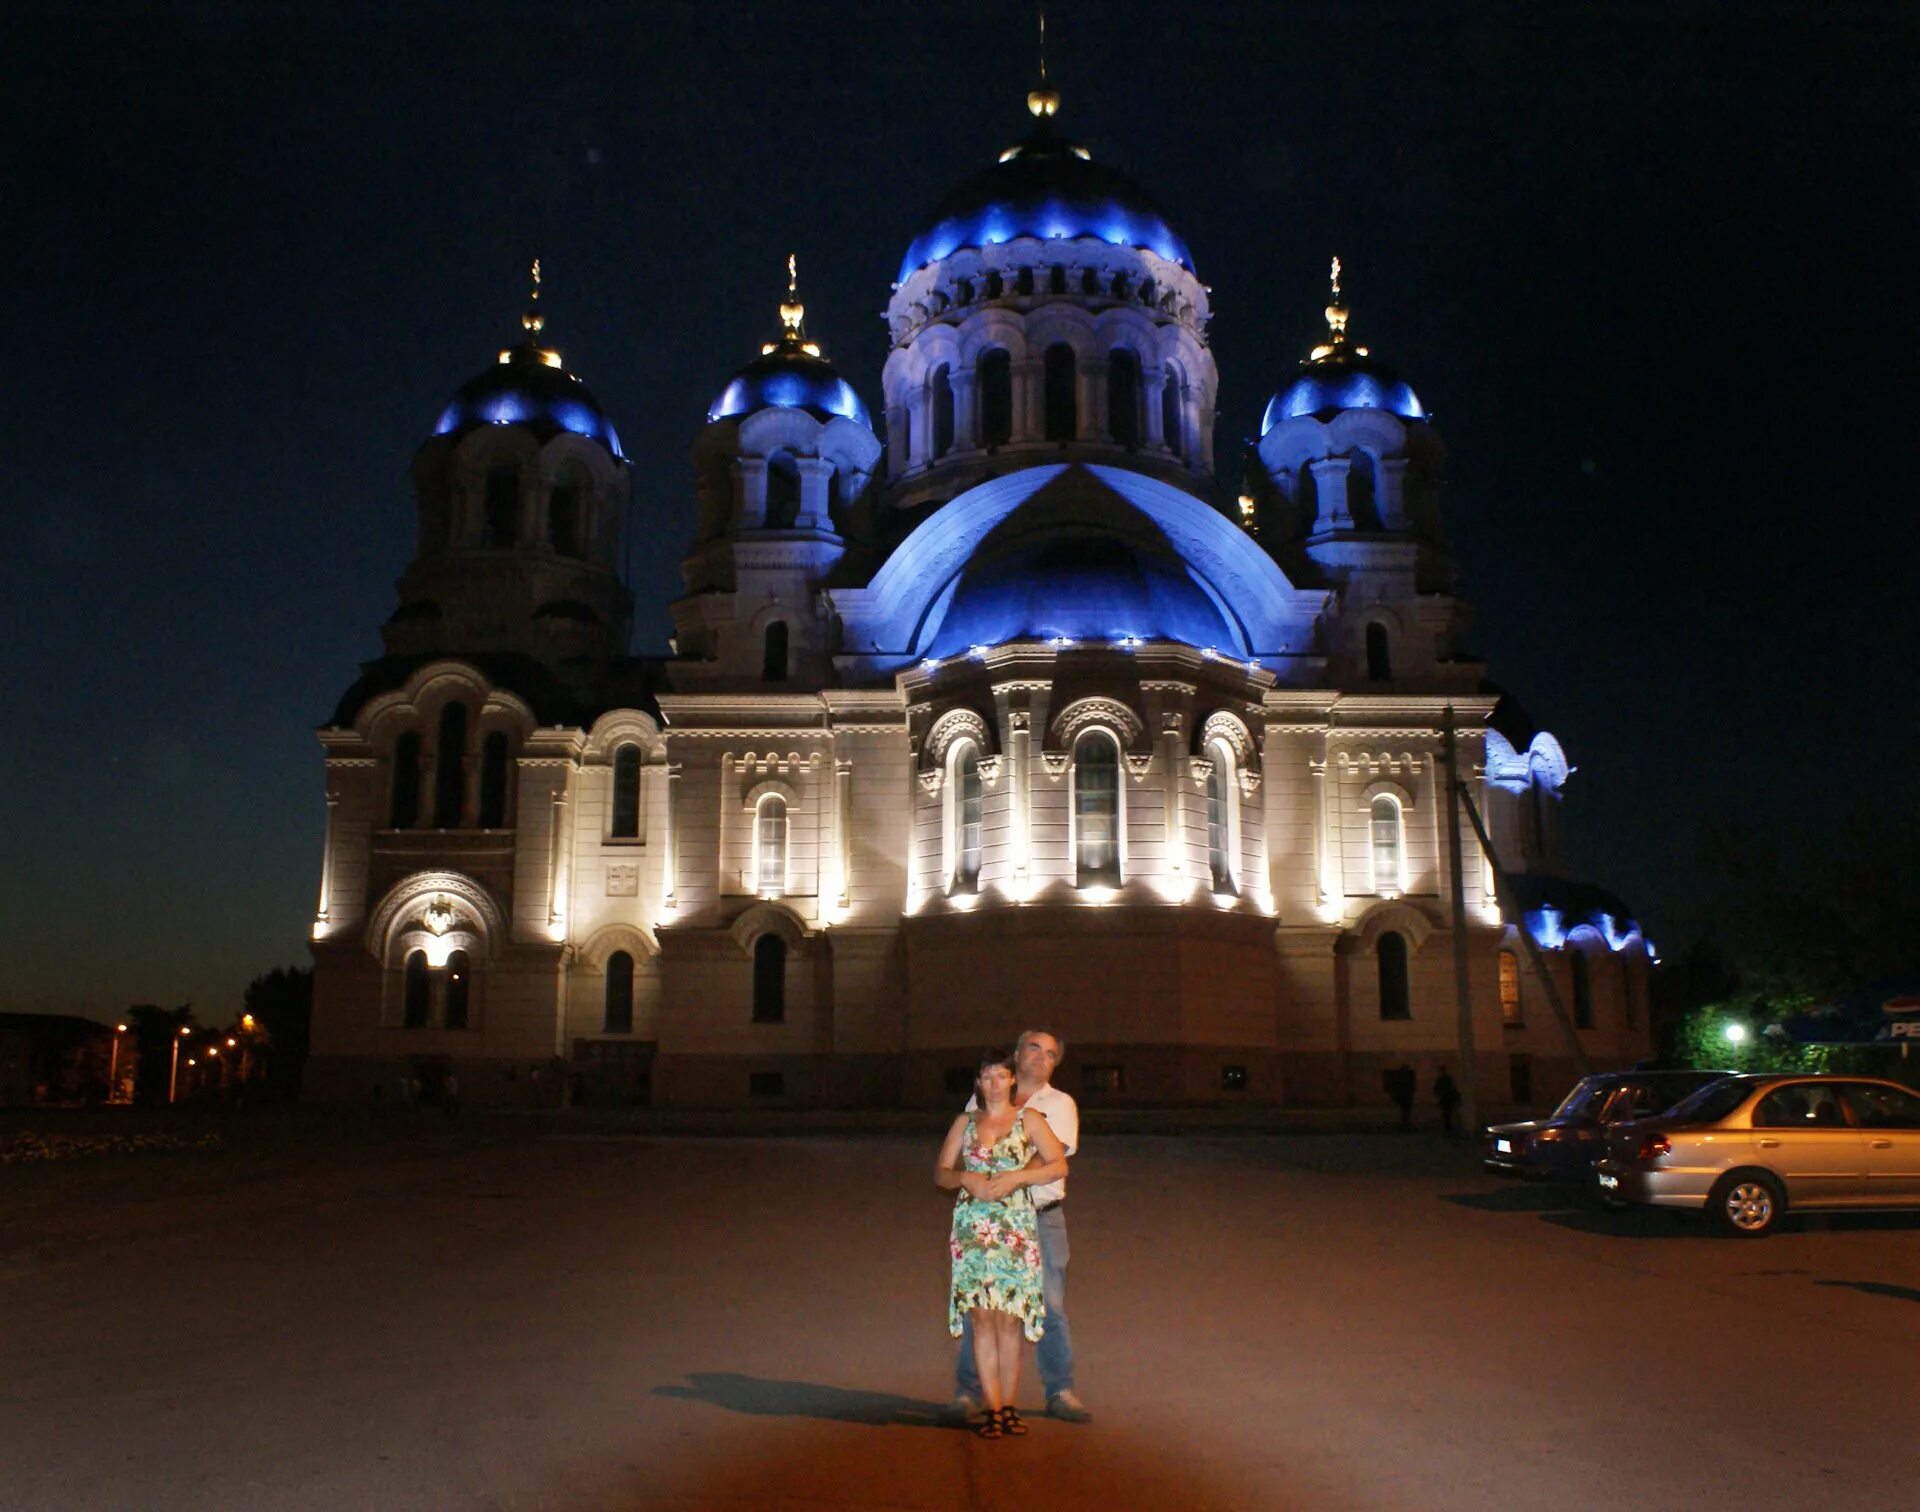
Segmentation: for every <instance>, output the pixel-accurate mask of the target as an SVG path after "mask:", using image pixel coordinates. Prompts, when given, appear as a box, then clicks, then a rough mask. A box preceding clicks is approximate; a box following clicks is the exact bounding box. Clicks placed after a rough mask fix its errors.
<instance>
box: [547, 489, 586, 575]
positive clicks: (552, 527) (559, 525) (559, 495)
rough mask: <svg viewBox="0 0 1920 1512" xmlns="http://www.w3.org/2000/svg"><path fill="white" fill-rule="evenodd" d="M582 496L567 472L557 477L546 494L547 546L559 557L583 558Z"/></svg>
mask: <svg viewBox="0 0 1920 1512" xmlns="http://www.w3.org/2000/svg"><path fill="white" fill-rule="evenodd" d="M586 495H587V491H586V488H585V487H584V486H583V485H582V483H581V481H580V479H579V477H578V476H577V475H576V474H574V473H571V472H567V473H563V474H561V476H560V477H559V478H558V479H557V480H556V481H555V483H554V485H553V492H552V493H550V494H548V495H547V544H548V545H550V546H552V547H553V549H554V551H555V553H556V554H558V555H560V556H564V557H579V556H585V555H586V535H587V532H586Z"/></svg>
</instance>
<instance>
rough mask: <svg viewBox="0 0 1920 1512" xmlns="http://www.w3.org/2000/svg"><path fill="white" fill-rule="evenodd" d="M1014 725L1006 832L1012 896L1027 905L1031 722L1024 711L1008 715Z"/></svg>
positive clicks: (1030, 869)
mask: <svg viewBox="0 0 1920 1512" xmlns="http://www.w3.org/2000/svg"><path fill="white" fill-rule="evenodd" d="M1007 720H1008V723H1009V725H1010V726H1011V734H1012V740H1011V742H1010V744H1011V745H1012V747H1013V762H1012V766H1011V768H1010V773H1009V776H1008V779H1007V833H1008V838H1009V839H1010V840H1011V841H1012V842H1013V894H1014V897H1015V899H1016V900H1017V901H1019V902H1022V903H1024V902H1026V900H1027V894H1028V892H1029V891H1030V890H1031V889H1032V886H1033V853H1032V844H1031V842H1030V840H1029V839H1028V825H1027V786H1028V784H1027V745H1028V742H1029V740H1030V739H1031V736H1032V731H1031V728H1030V726H1031V724H1032V720H1031V718H1030V716H1029V715H1028V714H1027V713H1026V711H1025V710H1016V711H1014V712H1012V713H1010V714H1009V715H1008V716H1007Z"/></svg>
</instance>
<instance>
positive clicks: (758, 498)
mask: <svg viewBox="0 0 1920 1512" xmlns="http://www.w3.org/2000/svg"><path fill="white" fill-rule="evenodd" d="M766 523H767V459H766V458H765V457H738V458H735V459H734V464H733V528H734V529H735V530H761V529H764V528H765V526H766Z"/></svg>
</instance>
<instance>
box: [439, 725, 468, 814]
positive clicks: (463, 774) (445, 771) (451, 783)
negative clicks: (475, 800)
mask: <svg viewBox="0 0 1920 1512" xmlns="http://www.w3.org/2000/svg"><path fill="white" fill-rule="evenodd" d="M466 798H467V706H466V705H465V704H463V703H450V704H448V705H447V706H446V707H445V708H444V709H442V710H441V711H440V744H439V749H438V750H437V751H436V752H435V753H434V766H433V827H434V828H435V829H458V828H460V811H461V808H462V807H463V806H464V804H465V803H466Z"/></svg>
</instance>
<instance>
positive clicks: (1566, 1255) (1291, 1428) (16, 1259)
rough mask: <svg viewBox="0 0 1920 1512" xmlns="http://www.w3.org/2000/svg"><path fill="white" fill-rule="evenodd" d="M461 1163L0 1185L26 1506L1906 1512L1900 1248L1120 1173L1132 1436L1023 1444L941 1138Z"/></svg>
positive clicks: (1093, 1398) (1837, 1233)
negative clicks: (967, 1283)
mask: <svg viewBox="0 0 1920 1512" xmlns="http://www.w3.org/2000/svg"><path fill="white" fill-rule="evenodd" d="M445 1122H446V1121H445V1120H442V1121H441V1123H440V1124H439V1125H429V1124H428V1123H427V1122H426V1121H425V1119H424V1117H423V1118H422V1119H421V1120H420V1121H419V1122H418V1123H417V1125H414V1126H413V1127H415V1128H417V1130H418V1134H419V1138H418V1140H417V1142H416V1143H415V1144H414V1146H413V1147H411V1148H410V1147H409V1145H408V1141H409V1138H410V1132H411V1131H410V1127H409V1124H408V1123H407V1122H406V1121H396V1122H394V1123H392V1124H391V1125H389V1126H388V1127H387V1129H386V1130H385V1132H384V1134H383V1136H382V1139H381V1140H378V1141H372V1142H361V1143H358V1144H355V1145H353V1146H351V1147H350V1148H344V1149H343V1150H342V1151H341V1152H340V1158H339V1159H338V1160H337V1161H335V1162H332V1163H331V1164H329V1162H328V1161H327V1160H326V1159H324V1158H317V1157H315V1158H308V1159H307V1160H305V1161H304V1162H301V1163H300V1164H299V1165H298V1169H292V1168H289V1170H287V1171H286V1172H284V1173H279V1174H276V1173H275V1172H274V1171H273V1170H271V1169H257V1168H256V1169H253V1170H252V1171H251V1172H250V1173H249V1175H248V1179H246V1180H244V1181H239V1180H236V1183H235V1184H234V1185H233V1186H232V1187H231V1188H230V1189H228V1190H226V1191H225V1192H224V1193H223V1192H222V1190H221V1189H220V1188H219V1186H218V1184H217V1183H215V1184H214V1185H212V1186H209V1185H207V1184H206V1183H204V1182H203V1183H202V1184H201V1185H200V1186H199V1187H198V1188H195V1189H193V1190H183V1191H181V1192H179V1193H177V1194H176V1195H172V1196H169V1197H167V1198H165V1199H158V1198H145V1197H141V1196H139V1195H137V1194H135V1195H130V1194H129V1193H128V1192H127V1191H126V1190H123V1189H114V1190H110V1191H108V1192H107V1193H106V1195H104V1196H102V1197H101V1198H100V1199H99V1200H98V1202H97V1203H95V1204H94V1205H93V1206H92V1207H91V1209H90V1210H89V1211H87V1212H81V1211H77V1210H75V1209H74V1208H73V1206H72V1205H71V1204H69V1205H68V1208H67V1210H66V1211H60V1210H57V1209H55V1208H54V1207H51V1206H47V1205H45V1204H44V1203H43V1205H42V1206H41V1207H39V1208H35V1207H34V1206H33V1204H32V1202H30V1201H29V1202H25V1203H23V1202H22V1201H20V1200H19V1199H18V1194H19V1193H20V1192H22V1191H28V1190H29V1189H30V1188H31V1186H32V1183H34V1182H39V1183H42V1186H41V1187H40V1188H39V1190H41V1191H42V1193H43V1195H44V1193H45V1192H46V1191H48V1190H51V1189H50V1188H47V1187H45V1185H44V1183H45V1182H46V1181H47V1180H49V1179H51V1178H49V1177H47V1176H46V1175H45V1173H44V1172H39V1171H28V1172H25V1173H21V1172H20V1171H19V1170H18V1169H17V1168H14V1169H12V1170H10V1169H8V1168H3V1167H0V1220H3V1221H4V1223H5V1225H6V1228H7V1229H10V1230H11V1232H6V1231H5V1230H0V1381H4V1383H5V1389H4V1398H5V1408H4V1412H0V1506H5V1507H7V1508H10V1509H19V1512H26V1509H52V1508H60V1509H68V1508H73V1509H89V1512H92V1509H100V1512H107V1509H123V1508H124V1509H133V1508H141V1509H158V1508H168V1509H170V1508H248V1509H263V1512H264V1509H282V1508H286V1509H293V1508H301V1509H305V1508H312V1509H321V1508H325V1509H328V1512H338V1509H343V1508H378V1509H412V1508H422V1509H424V1508H497V1509H510V1508H529V1509H530V1508H556V1509H559V1508H565V1509H574V1508H579V1509H593V1512H597V1509H616V1508H647V1509H655V1508H658V1509H687V1512H693V1509H707V1508H828V1507H834V1508H843V1507H890V1508H891V1507H899V1508H914V1509H927V1512H935V1509H941V1512H944V1509H949V1508H953V1509H958V1508H989V1507H1015V1506H1022V1505H1027V1506H1032V1505H1044V1506H1045V1507H1047V1508H1048V1512H1066V1509H1073V1508H1095V1507H1097V1508H1100V1509H1101V1512H1119V1509H1124V1508H1134V1507H1141V1508H1156V1507H1170V1508H1450V1507H1462V1508H1506V1507H1513V1508H1522V1507H1525V1508H1542V1507H1551V1508H1554V1509H1555V1512H1572V1509H1578V1508H1588V1507H1592V1508H1606V1509H1609V1512H1611V1509H1614V1508H1617V1507H1620V1506H1642V1507H1680V1506H1701V1507H1708V1506H1741V1507H1744V1508H1751V1509H1763V1508H1775V1507H1778V1508H1795V1509H1798V1508H1804V1507H1807V1506H1812V1505H1821V1504H1828V1503H1830V1502H1832V1501H1833V1500H1834V1499H1835V1498H1837V1497H1841V1496H1844V1497H1845V1499H1846V1501H1847V1502H1848V1503H1849V1504H1852V1505H1865V1506H1897V1505H1905V1504H1908V1503H1909V1502H1910V1500H1911V1496H1912V1466H1913V1464H1914V1454H1915V1449H1914V1442H1913V1439H1912V1436H1911V1430H1910V1424H1909V1422H1908V1416H1907V1414H1906V1412H1905V1411H1904V1410H1903V1404H1904V1402H1905V1401H1906V1399H1907V1397H1908V1395H1909V1394H1910V1391H1911V1381H1912V1360H1913V1357H1914V1346H1915V1344H1916V1342H1920V1284H1917V1283H1920V1266H1916V1264H1915V1256H1916V1246H1917V1245H1920V1224H1916V1223H1914V1222H1913V1221H1911V1220H1907V1219H1902V1218H1867V1217H1859V1218H1841V1219H1834V1220H1823V1221H1818V1222H1811V1223H1808V1224H1804V1225H1795V1226H1793V1227H1791V1228H1790V1229H1789V1230H1788V1231H1787V1232H1785V1233H1783V1234H1782V1235H1780V1236H1779V1237H1777V1238H1774V1239H1770V1240H1767V1241H1764V1242H1761V1243H1735V1242H1728V1241H1719V1240H1714V1239H1710V1238H1708V1237H1706V1236H1705V1234H1704V1231H1703V1230H1701V1229H1699V1228H1697V1227H1695V1226H1693V1225H1690V1224H1687V1223H1685V1222H1682V1221H1679V1220H1673V1219H1665V1218H1662V1217H1660V1216H1658V1215H1629V1216H1628V1217H1627V1218H1625V1219H1607V1218H1602V1217H1600V1216H1598V1215H1593V1214H1588V1213H1586V1212H1584V1211H1583V1210H1581V1209H1579V1208H1578V1207H1576V1206H1574V1205H1571V1204H1568V1203H1565V1202H1563V1201H1561V1200H1559V1199H1558V1198H1557V1197H1556V1196H1555V1195H1554V1194H1553V1193H1552V1192H1551V1191H1548V1190H1544V1189H1540V1188H1535V1187H1527V1186H1518V1185H1513V1184H1509V1183H1504V1182H1500V1181H1497V1180H1494V1179H1491V1178H1488V1177H1485V1176H1483V1175H1482V1174H1481V1173H1480V1172H1479V1171H1478V1170H1477V1168H1476V1167H1475V1165H1474V1163H1473V1160H1472V1158H1471V1155H1470V1153H1469V1151H1468V1150H1467V1149H1466V1148H1465V1146H1464V1145H1463V1144H1460V1143H1457V1142H1455V1143H1448V1142H1444V1141H1442V1140H1441V1139H1440V1138H1439V1137H1438V1136H1434V1135H1425V1134H1417V1135H1413V1136H1408V1137H1396V1136H1392V1135H1362V1134H1322V1135H1290V1136H1259V1137H1250V1136H1247V1137H1223V1136H1211V1137H1192V1138H1183V1137H1174V1136H1127V1137H1120V1136H1110V1137H1107V1138H1100V1137H1098V1136H1097V1135H1093V1136H1090V1138H1089V1142H1088V1149H1087V1151H1086V1153H1085V1155H1084V1156H1083V1157H1082V1158H1081V1159H1080V1160H1079V1161H1078V1162H1076V1165H1075V1174H1074V1177H1073V1198H1072V1203H1071V1208H1070V1213H1071V1220H1072V1238H1073V1247H1074V1262H1073V1268H1072V1296H1073V1303H1074V1311H1073V1319H1074V1331H1075V1337H1076V1340H1077V1341H1078V1343H1079V1348H1080V1371H1081V1383H1080V1384H1081V1390H1082V1394H1083V1395H1084V1397H1085V1398H1086V1400H1087V1403H1088V1405H1089V1406H1090V1407H1092V1408H1093V1410H1094V1412H1095V1413H1096V1417H1097V1420H1096V1421H1095V1422H1094V1423H1093V1424H1092V1425H1090V1426H1087V1427H1073V1426H1068V1425H1065V1424H1061V1423H1056V1422H1053V1421H1051V1420H1044V1419H1043V1420H1039V1421H1036V1422H1034V1424H1033V1432H1032V1434H1031V1435H1030V1436H1029V1437H1028V1438H1026V1439H1025V1440H1016V1441H1001V1442H998V1443H988V1442H982V1441H979V1440H976V1439H975V1438H974V1437H972V1436H971V1435H969V1434H966V1433H962V1432H959V1431H956V1430H954V1429H951V1428H948V1427H944V1426H941V1425H939V1423H938V1422H937V1411H938V1408H939V1406H940V1404H941V1403H942V1401H943V1400H944V1398H945V1397H946V1394H947V1391H948V1389H949V1381H950V1374H949V1367H950V1360H951V1346H950V1344H949V1342H948V1340H947V1337H946V1334H945V1331H944V1327H943V1323H944V1313H943V1306H944V1303H943V1286H944V1280H945V1266H946V1252H945V1235H944V1227H945V1208H946V1200H945V1199H943V1198H942V1197H941V1196H940V1195H939V1194H938V1193H936V1192H935V1190H934V1188H933V1184H932V1180H931V1168H932V1161H933V1154H934V1147H935V1143H936V1139H935V1137H934V1136H933V1135H932V1134H929V1135H928V1136H927V1137H924V1138H921V1137H908V1136H905V1135H902V1134H900V1133H897V1132H885V1133H878V1132H876V1133H875V1134H873V1135H871V1136H866V1137H862V1136H860V1135H858V1134H855V1135H851V1136H834V1137H809V1138H726V1139H722V1138H664V1137H647V1136H644V1135H639V1136H636V1135H631V1134H620V1133H617V1132H612V1133H608V1132H601V1133H586V1134H581V1133H570V1132H567V1126H565V1125H562V1124H551V1125H542V1126H520V1127H515V1128H514V1129H512V1130H511V1131H510V1137H503V1136H502V1135H501V1134H500V1133H499V1132H498V1131H497V1130H496V1131H493V1132H490V1133H488V1134H487V1135H486V1136H485V1137H480V1138H475V1139H472V1140H463V1139H460V1138H450V1137H448V1135H447V1134H446V1132H445V1130H444V1127H443V1125H444V1124H445ZM472 1122H473V1124H474V1125H475V1126H476V1127H477V1126H478V1125H479V1123H480V1121H479V1120H473V1121H472ZM323 1154H324V1152H323ZM152 1158H153V1159H156V1160H160V1159H165V1158H166V1157H152ZM178 1158H179V1159H181V1160H189V1159H202V1160H206V1159H210V1157H201V1156H180V1157H178ZM239 1168H240V1163H239V1162H236V1169H239ZM10 1181H12V1182H16V1183H18V1184H17V1185H16V1186H15V1188H14V1197H13V1198H11V1199H10V1198H9V1196H8V1193H7V1186H6V1184H7V1183H8V1182H10ZM1025 1390H1026V1392H1027V1395H1028V1397H1029V1398H1030V1399H1031V1404H1032V1405H1033V1406H1034V1407H1036V1408H1037V1407H1038V1387H1037V1383H1036V1382H1035V1381H1034V1380H1033V1377H1032V1373H1031V1357H1029V1369H1028V1375H1027V1380H1026V1384H1025ZM1035 1498H1044V1499H1043V1500H1035Z"/></svg>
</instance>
